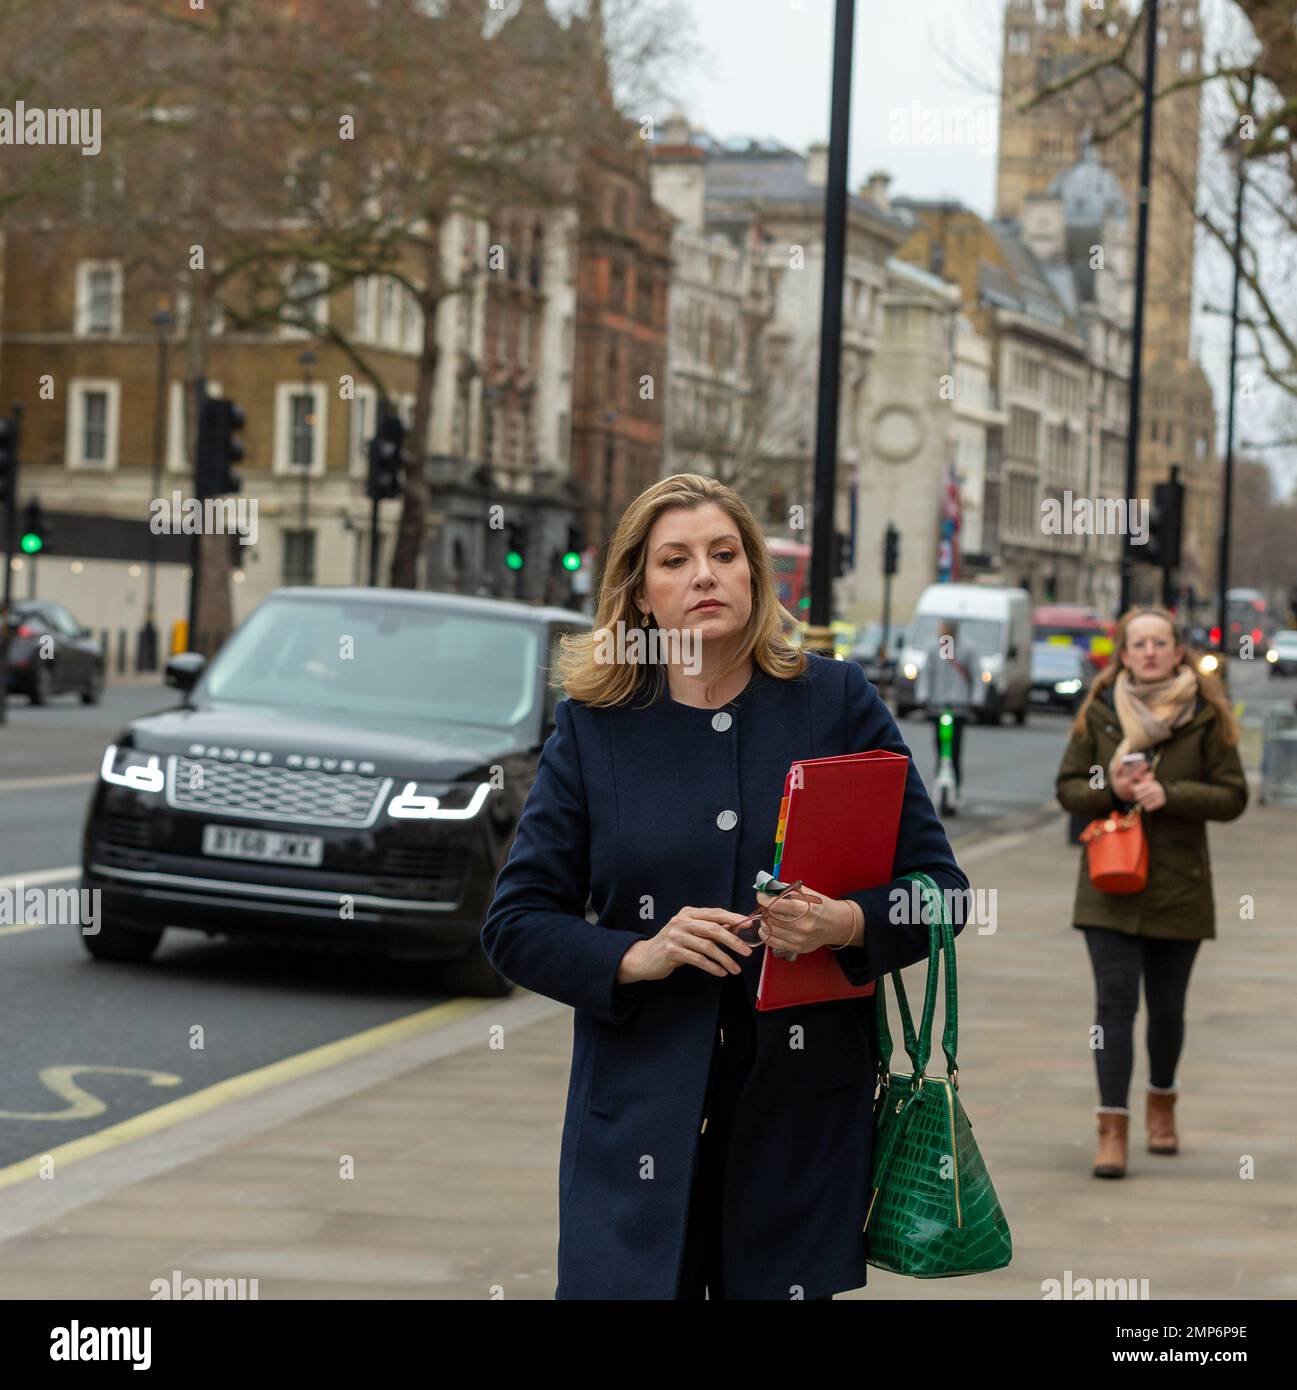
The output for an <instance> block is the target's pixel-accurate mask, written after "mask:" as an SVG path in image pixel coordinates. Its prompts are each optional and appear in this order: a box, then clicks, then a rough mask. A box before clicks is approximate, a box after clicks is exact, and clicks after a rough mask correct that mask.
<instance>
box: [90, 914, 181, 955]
mask: <svg viewBox="0 0 1297 1390" xmlns="http://www.w3.org/2000/svg"><path fill="white" fill-rule="evenodd" d="M165 930H166V928H165V927H137V926H134V925H131V926H128V925H127V924H126V923H125V922H123V921H122V920H121V919H120V918H117V917H103V918H101V919H100V921H99V930H98V931H97V932H94V933H92V934H87V933H86V932H82V933H81V940H82V943H83V944H84V946H85V948H86V950H87V951H89V952H90V954H91V955H92V956H94V958H95V959H96V960H118V961H143V960H148V959H149V958H150V957H151V956H152V955H153V953H154V951H156V950H157V949H158V943H159V942H160V941H161V940H162V933H163V932H164V931H165Z"/></svg>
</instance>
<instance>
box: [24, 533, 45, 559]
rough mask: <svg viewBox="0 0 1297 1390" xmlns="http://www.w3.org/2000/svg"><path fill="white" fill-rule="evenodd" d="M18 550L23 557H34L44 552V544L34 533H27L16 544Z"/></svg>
mask: <svg viewBox="0 0 1297 1390" xmlns="http://www.w3.org/2000/svg"><path fill="white" fill-rule="evenodd" d="M18 548H19V549H20V550H21V551H22V552H23V554H24V555H36V554H39V552H40V551H42V550H44V548H45V542H44V541H43V540H42V539H41V538H40V536H38V535H37V534H36V533H35V532H34V531H28V532H27V534H26V535H25V536H24V537H23V538H22V539H21V540H20V541H19V542H18Z"/></svg>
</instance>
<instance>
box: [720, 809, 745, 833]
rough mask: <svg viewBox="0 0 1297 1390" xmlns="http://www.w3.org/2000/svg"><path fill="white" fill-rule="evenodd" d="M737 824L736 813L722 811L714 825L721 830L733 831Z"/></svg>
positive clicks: (737, 816) (737, 817)
mask: <svg viewBox="0 0 1297 1390" xmlns="http://www.w3.org/2000/svg"><path fill="white" fill-rule="evenodd" d="M738 823H739V815H738V812H737V811H722V812H721V813H720V815H719V816H717V817H716V824H717V825H718V826H719V827H720V829H722V830H733V829H734V827H735V826H736V825H737V824H738Z"/></svg>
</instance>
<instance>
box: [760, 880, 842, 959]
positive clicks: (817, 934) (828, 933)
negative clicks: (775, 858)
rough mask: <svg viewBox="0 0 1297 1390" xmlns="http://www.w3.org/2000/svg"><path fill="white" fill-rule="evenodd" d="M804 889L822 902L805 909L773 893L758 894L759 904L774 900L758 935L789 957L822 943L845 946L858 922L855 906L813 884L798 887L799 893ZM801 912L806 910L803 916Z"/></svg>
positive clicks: (811, 896) (799, 954)
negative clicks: (830, 895)
mask: <svg viewBox="0 0 1297 1390" xmlns="http://www.w3.org/2000/svg"><path fill="white" fill-rule="evenodd" d="M803 891H804V892H805V893H806V896H807V897H808V898H809V899H812V900H813V899H815V898H818V899H819V901H818V902H815V901H812V902H811V904H810V906H809V907H808V908H802V907H799V906H798V905H797V904H796V903H793V902H790V901H789V900H788V898H782V899H780V901H779V902H775V901H774V895H773V894H772V893H758V894H757V903H758V905H759V906H761V907H766V906H768V905H769V904H771V903H774V906H773V907H771V908H770V911H769V913H768V914H767V916H766V917H765V919H764V920H763V921H762V922H760V923H758V927H757V934H758V935H759V936H760V937H761V939H762V941H764V942H766V944H767V945H768V946H769V947H770V948H771V949H772V950H773V951H774V952H775V954H776V955H778V956H782V957H783V958H785V959H796V957H797V956H803V955H805V954H806V953H807V952H808V951H817V950H819V948H820V947H821V946H841V945H843V944H844V943H845V942H846V940H847V933H848V931H849V930H851V929H852V928H854V927H855V924H856V913H855V909H854V908H853V907H852V905H851V904H850V903H849V902H846V901H845V900H844V899H841V898H830V897H827V896H826V895H825V894H823V893H817V892H816V891H815V889H814V888H812V887H811V885H810V884H803V885H802V888H800V889H798V892H803ZM791 896H792V895H791V894H790V895H789V897H791ZM798 912H801V913H802V915H801V916H800V917H798V916H797V914H798Z"/></svg>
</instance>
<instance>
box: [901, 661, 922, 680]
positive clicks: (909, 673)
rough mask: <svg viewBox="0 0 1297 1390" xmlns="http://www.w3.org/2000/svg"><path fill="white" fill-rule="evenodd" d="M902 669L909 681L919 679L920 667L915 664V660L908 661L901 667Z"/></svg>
mask: <svg viewBox="0 0 1297 1390" xmlns="http://www.w3.org/2000/svg"><path fill="white" fill-rule="evenodd" d="M901 670H902V672H904V674H905V679H906V680H907V681H913V680H918V678H919V668H918V667H917V666H916V665H915V664H914V662H912V661H907V662H906V663H905V665H904V666H902V667H901Z"/></svg>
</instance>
